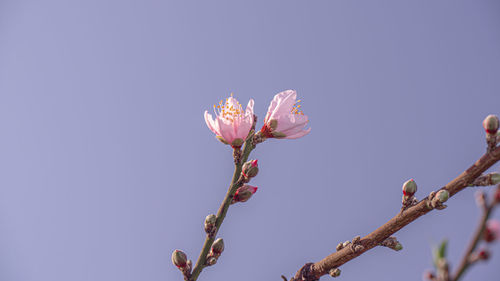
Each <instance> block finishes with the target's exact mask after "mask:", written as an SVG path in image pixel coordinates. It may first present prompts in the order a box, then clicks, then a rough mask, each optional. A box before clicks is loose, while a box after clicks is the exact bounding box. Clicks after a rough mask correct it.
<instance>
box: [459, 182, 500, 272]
mask: <svg viewBox="0 0 500 281" xmlns="http://www.w3.org/2000/svg"><path fill="white" fill-rule="evenodd" d="M497 188H500V185H499V187H497ZM482 200H483V201H482V206H481V209H482V214H481V218H480V219H479V224H478V226H477V228H476V230H475V231H474V235H473V236H472V239H471V241H470V242H469V245H468V246H467V250H466V251H465V254H464V256H463V257H462V260H461V261H460V264H459V266H458V267H457V270H456V273H455V275H454V277H453V278H452V279H451V280H452V281H457V280H459V279H460V277H461V276H462V275H463V274H464V272H465V271H466V270H467V269H468V268H469V266H470V265H471V264H472V263H473V262H472V261H471V257H472V255H473V252H474V251H475V250H476V248H477V245H478V244H479V242H480V241H481V237H482V234H483V232H484V229H485V227H486V222H487V221H488V219H489V218H490V215H491V213H492V211H493V209H494V208H495V205H496V201H495V199H493V201H492V202H491V203H489V204H488V203H487V202H486V200H485V198H482Z"/></svg>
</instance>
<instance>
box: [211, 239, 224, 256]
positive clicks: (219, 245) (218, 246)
mask: <svg viewBox="0 0 500 281" xmlns="http://www.w3.org/2000/svg"><path fill="white" fill-rule="evenodd" d="M223 251H224V240H223V239H222V238H217V240H215V242H214V243H213V244H212V252H214V253H215V254H218V255H220V254H221V253H222V252H223Z"/></svg>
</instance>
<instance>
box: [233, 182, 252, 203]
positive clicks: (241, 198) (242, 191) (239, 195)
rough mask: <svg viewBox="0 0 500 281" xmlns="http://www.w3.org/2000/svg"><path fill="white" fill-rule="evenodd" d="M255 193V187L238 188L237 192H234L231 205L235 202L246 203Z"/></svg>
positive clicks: (246, 185)
mask: <svg viewBox="0 0 500 281" xmlns="http://www.w3.org/2000/svg"><path fill="white" fill-rule="evenodd" d="M255 192H257V187H256V186H251V185H249V184H245V185H243V186H242V187H240V188H238V190H236V192H235V193H234V197H233V201H232V202H231V204H234V203H236V202H246V201H248V199H250V197H252V195H253V194H254V193H255Z"/></svg>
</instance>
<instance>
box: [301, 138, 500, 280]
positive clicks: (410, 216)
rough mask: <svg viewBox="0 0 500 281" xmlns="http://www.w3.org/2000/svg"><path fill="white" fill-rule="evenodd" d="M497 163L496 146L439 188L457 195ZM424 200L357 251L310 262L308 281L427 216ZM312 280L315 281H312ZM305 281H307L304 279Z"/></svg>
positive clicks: (498, 152)
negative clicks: (309, 278) (309, 277)
mask: <svg viewBox="0 0 500 281" xmlns="http://www.w3.org/2000/svg"><path fill="white" fill-rule="evenodd" d="M499 160H500V147H496V148H495V149H492V150H490V151H489V152H487V153H486V154H485V155H483V156H482V157H481V158H480V159H479V160H477V161H476V162H475V163H474V164H473V165H472V166H471V167H470V168H469V169H467V170H466V171H464V172H463V173H462V174H460V175H459V176H458V177H456V178H455V179H454V180H452V181H451V182H449V183H448V184H447V185H446V186H444V187H443V188H442V189H446V190H448V192H449V194H450V196H453V195H454V194H456V193H458V192H460V191H461V190H463V189H464V188H466V187H467V186H468V185H469V184H470V183H472V182H473V181H474V180H475V179H476V178H477V177H479V176H480V175H481V174H482V173H483V172H484V171H486V170H487V169H488V168H490V167H491V166H492V165H493V164H495V163H496V162H498V161H499ZM427 200H429V199H428V198H426V199H424V200H422V201H420V202H419V203H418V204H416V205H415V206H411V207H409V208H408V209H406V210H405V211H404V212H403V213H401V214H398V215H396V216H395V217H393V218H392V219H391V220H389V221H388V222H387V223H385V224H384V225H382V226H381V227H379V228H378V229H376V230H375V231H373V232H372V233H370V234H368V235H367V236H365V237H363V238H362V239H361V241H360V242H359V243H360V244H361V245H362V246H363V249H362V250H360V251H356V252H353V251H351V250H350V249H349V247H346V248H343V249H341V250H339V251H337V252H334V253H332V254H330V255H328V256H327V257H325V258H324V259H322V260H321V261H319V262H316V263H314V264H313V265H312V266H310V268H309V270H310V271H309V273H310V276H312V278H311V280H315V279H318V278H320V277H321V276H323V275H325V274H327V273H328V271H329V270H330V269H332V268H336V267H339V266H341V265H342V264H344V263H346V262H348V261H350V260H352V259H354V258H356V257H358V256H360V255H361V254H363V253H364V252H366V251H368V250H370V249H372V248H374V247H376V246H377V245H379V244H380V243H381V242H382V241H384V240H385V239H387V238H388V237H390V236H391V235H392V234H394V233H396V232H397V231H399V230H400V229H401V228H403V227H405V226H406V225H408V224H410V223H411V222H413V221H414V220H416V219H417V218H419V217H421V216H423V215H425V214H427V213H428V212H430V211H431V210H432V209H429V207H428V206H427ZM295 277H296V279H299V278H302V277H303V276H301V271H300V270H299V271H298V272H297V274H296V275H295ZM313 278H315V279H313ZM306 281H309V280H306Z"/></svg>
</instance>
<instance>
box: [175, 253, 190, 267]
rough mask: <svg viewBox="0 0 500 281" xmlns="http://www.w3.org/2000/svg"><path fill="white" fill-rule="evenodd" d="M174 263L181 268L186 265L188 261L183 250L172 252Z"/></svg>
mask: <svg viewBox="0 0 500 281" xmlns="http://www.w3.org/2000/svg"><path fill="white" fill-rule="evenodd" d="M172 263H173V264H174V265H175V266H177V267H179V268H183V267H185V266H186V263H187V256H186V254H185V253H184V252H183V251H181V250H175V251H174V252H173V253H172Z"/></svg>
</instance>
